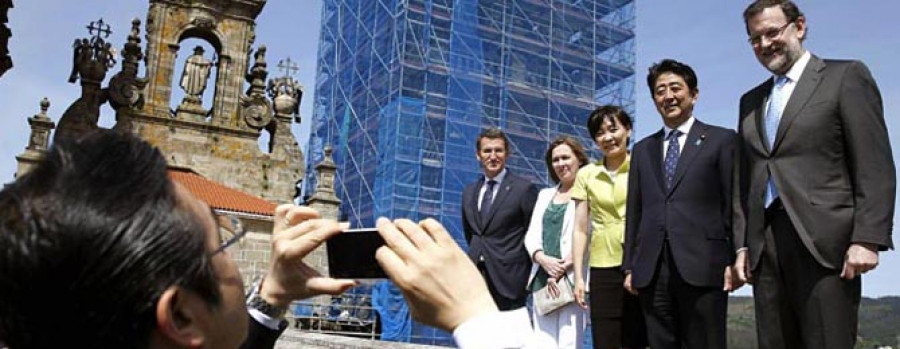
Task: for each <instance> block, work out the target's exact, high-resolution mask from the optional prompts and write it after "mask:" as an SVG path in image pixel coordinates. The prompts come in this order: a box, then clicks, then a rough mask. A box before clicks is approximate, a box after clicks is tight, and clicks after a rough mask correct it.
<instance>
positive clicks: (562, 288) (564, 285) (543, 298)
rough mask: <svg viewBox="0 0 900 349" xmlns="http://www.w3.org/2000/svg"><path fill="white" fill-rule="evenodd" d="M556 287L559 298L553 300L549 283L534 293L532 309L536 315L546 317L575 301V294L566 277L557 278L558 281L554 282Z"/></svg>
mask: <svg viewBox="0 0 900 349" xmlns="http://www.w3.org/2000/svg"><path fill="white" fill-rule="evenodd" d="M556 286H557V288H558V289H559V297H556V298H553V296H552V295H551V294H550V284H549V283H548V284H547V285H546V286H544V287H542V288H541V289H539V290H537V291H535V292H534V299H533V300H534V308H535V310H537V313H538V315H541V316H544V315H547V314H549V313H552V312H553V311H554V310H556V309H559V308H560V307H562V306H564V305H566V304H569V303H572V302H574V301H575V292H574V291H573V290H572V285H571V283H569V277H568V276H565V277H561V278H559V280H557V281H556Z"/></svg>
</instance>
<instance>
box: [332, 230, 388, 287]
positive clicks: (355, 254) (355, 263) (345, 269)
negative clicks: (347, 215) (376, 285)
mask: <svg viewBox="0 0 900 349" xmlns="http://www.w3.org/2000/svg"><path fill="white" fill-rule="evenodd" d="M382 245H384V239H382V238H381V235H379V234H378V231H377V230H376V229H375V228H362V229H349V230H344V231H343V232H341V233H340V234H337V235H335V236H332V237H331V238H330V239H328V241H327V242H326V243H325V249H326V250H327V253H328V275H329V276H331V277H333V278H342V279H387V274H385V273H384V270H382V269H381V266H380V265H378V262H377V261H376V260H375V250H377V249H378V248H379V247H381V246H382Z"/></svg>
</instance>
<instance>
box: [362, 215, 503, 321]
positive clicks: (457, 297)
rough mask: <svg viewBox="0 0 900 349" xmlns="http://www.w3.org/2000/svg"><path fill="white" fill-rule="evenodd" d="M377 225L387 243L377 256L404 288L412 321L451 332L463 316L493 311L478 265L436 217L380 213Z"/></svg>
mask: <svg viewBox="0 0 900 349" xmlns="http://www.w3.org/2000/svg"><path fill="white" fill-rule="evenodd" d="M376 225H377V226H378V233H380V234H381V236H382V237H383V238H384V241H385V243H386V245H385V246H383V247H381V248H379V249H378V252H377V253H376V259H377V260H378V263H379V264H381V266H382V268H384V271H385V272H386V273H387V275H388V276H390V278H391V279H392V280H394V282H395V283H396V284H397V286H398V287H400V289H401V290H402V291H403V295H404V297H405V298H406V301H407V303H408V304H409V308H410V311H411V313H412V316H413V318H414V319H416V320H417V321H420V322H422V323H425V324H427V325H430V326H435V327H438V328H441V329H443V330H446V331H453V330H454V329H455V328H456V327H457V326H459V325H460V324H461V323H463V322H464V321H465V320H468V319H471V318H473V317H475V316H477V315H480V314H483V313H488V312H497V306H496V305H495V304H494V301H493V299H491V296H490V293H488V289H487V285H486V284H485V283H484V280H483V279H482V277H481V274H479V273H478V269H476V268H475V265H474V264H472V261H471V260H470V259H469V257H468V256H467V255H466V254H465V252H463V251H462V249H460V248H459V246H458V245H457V243H456V241H454V240H453V238H452V237H450V234H448V233H447V231H446V230H444V227H443V226H442V225H441V224H440V223H438V222H437V221H436V220H434V219H430V218H429V219H426V220H424V221H421V222H420V223H419V224H416V223H414V222H413V221H410V220H408V219H397V220H394V222H391V221H390V220H388V219H386V218H383V217H382V218H379V219H378V222H377V224H376Z"/></svg>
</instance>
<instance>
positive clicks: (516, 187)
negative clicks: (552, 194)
mask: <svg viewBox="0 0 900 349" xmlns="http://www.w3.org/2000/svg"><path fill="white" fill-rule="evenodd" d="M475 150H476V152H475V156H476V157H477V158H478V161H479V162H480V163H481V168H482V170H483V171H484V176H482V178H480V179H479V180H478V181H476V182H475V183H472V184H470V185H468V186H466V189H465V190H463V197H462V206H463V211H462V220H463V231H464V232H465V234H466V241H467V242H468V243H469V257H471V258H472V260H473V261H474V262H475V265H476V266H478V270H479V271H480V272H481V274H482V275H483V276H484V278H485V280H486V281H487V284H488V290H489V291H490V292H491V297H493V298H494V302H495V303H497V307H498V308H500V310H511V309H516V308H521V307H524V306H525V298H526V296H527V292H526V289H525V286H526V285H525V284H526V283H527V282H528V273H529V272H530V271H531V259H530V258H529V257H528V252H527V251H526V250H525V243H524V239H525V232H526V231H527V230H528V223H529V222H531V211H532V210H533V209H534V202H535V201H536V200H537V193H538V189H537V187H536V186H535V185H534V184H533V183H531V182H529V181H527V180H525V179H523V178H520V177H517V176H516V175H514V174H512V173H509V171H507V170H506V157H507V155H509V142H508V140H507V138H506V135H505V134H503V132H501V131H500V130H498V129H493V128H492V129H488V130H485V131H483V132H482V133H481V134H480V135H478V140H477V143H476V145H475Z"/></svg>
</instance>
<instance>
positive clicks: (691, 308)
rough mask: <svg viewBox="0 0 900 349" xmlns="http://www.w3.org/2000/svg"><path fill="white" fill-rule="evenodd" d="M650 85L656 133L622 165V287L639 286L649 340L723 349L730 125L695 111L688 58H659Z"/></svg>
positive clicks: (662, 347) (663, 346) (676, 348)
mask: <svg viewBox="0 0 900 349" xmlns="http://www.w3.org/2000/svg"><path fill="white" fill-rule="evenodd" d="M647 85H648V86H649V87H650V93H651V95H652V96H653V101H654V103H655V104H656V110H657V111H658V112H659V115H660V116H661V117H662V121H663V124H664V125H665V127H663V129H662V130H660V131H659V132H657V133H655V134H652V135H650V136H648V137H647V138H644V139H643V140H641V141H640V142H638V143H637V144H635V146H634V154H633V155H632V160H631V169H630V171H629V174H628V198H627V204H626V210H625V212H626V218H625V247H624V250H625V251H624V253H625V257H624V261H623V265H622V268H623V269H624V270H625V272H626V274H627V276H626V277H625V288H626V289H627V290H629V291H630V292H632V293H636V294H637V295H638V298H639V300H640V303H641V308H642V309H643V311H644V317H645V319H646V323H647V336H648V339H649V342H650V347H651V348H654V349H657V348H659V349H667V348H671V349H680V348H722V349H724V348H725V346H726V341H725V339H726V338H725V335H726V331H725V313H726V309H727V305H728V294H727V292H726V291H730V290H732V289H734V288H735V287H737V286H738V285H736V284H733V283H732V276H731V275H732V274H731V271H732V270H731V264H732V262H733V260H734V249H733V245H732V230H731V191H732V188H731V183H732V160H733V152H734V148H735V141H736V137H735V133H734V131H731V130H727V129H724V128H721V127H716V126H712V125H707V124H704V123H702V122H700V121H699V120H697V119H695V118H694V115H693V110H694V105H695V104H696V103H697V97H698V95H699V89H698V88H697V76H696V74H695V73H694V70H693V69H691V67H690V66H688V65H686V64H683V63H680V62H677V61H674V60H671V59H666V60H663V61H661V62H659V63H657V64H654V65H653V66H652V67H650V72H649V74H648V75H647Z"/></svg>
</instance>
